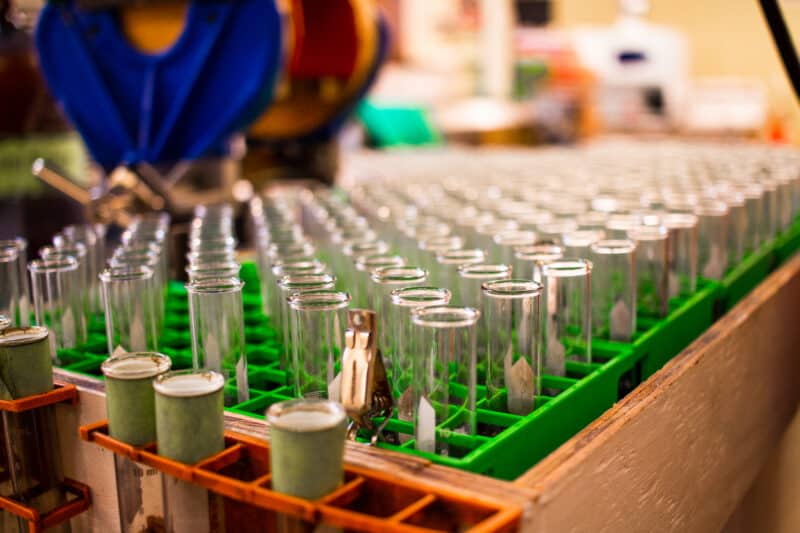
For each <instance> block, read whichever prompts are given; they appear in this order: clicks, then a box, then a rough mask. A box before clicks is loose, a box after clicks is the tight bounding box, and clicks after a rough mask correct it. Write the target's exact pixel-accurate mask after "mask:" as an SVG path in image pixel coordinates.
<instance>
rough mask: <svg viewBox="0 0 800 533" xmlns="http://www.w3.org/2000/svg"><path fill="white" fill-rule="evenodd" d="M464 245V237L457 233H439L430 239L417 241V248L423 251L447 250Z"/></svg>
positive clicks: (459, 248) (438, 251) (436, 251)
mask: <svg viewBox="0 0 800 533" xmlns="http://www.w3.org/2000/svg"><path fill="white" fill-rule="evenodd" d="M463 247H464V238H463V237H461V236H459V235H440V236H438V237H434V238H432V239H425V240H421V241H417V248H419V249H420V250H422V251H425V252H434V253H436V255H437V256H438V254H439V253H440V252H446V251H448V250H461V249H462V248H463Z"/></svg>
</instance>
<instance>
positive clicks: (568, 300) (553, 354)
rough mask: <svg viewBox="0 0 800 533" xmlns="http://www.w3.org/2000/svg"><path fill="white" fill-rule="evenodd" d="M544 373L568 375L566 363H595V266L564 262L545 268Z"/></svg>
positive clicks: (571, 260)
mask: <svg viewBox="0 0 800 533" xmlns="http://www.w3.org/2000/svg"><path fill="white" fill-rule="evenodd" d="M542 277H543V279H544V309H545V317H544V321H545V325H544V327H543V330H542V335H543V341H542V347H543V349H544V350H545V357H544V371H545V372H546V373H548V374H550V375H553V376H564V375H566V361H567V360H568V359H569V360H576V361H580V362H583V363H591V362H592V308H591V305H592V296H591V286H592V284H591V278H592V263H591V262H589V261H587V260H585V259H560V260H558V261H553V262H551V263H547V264H545V265H544V266H543V267H542Z"/></svg>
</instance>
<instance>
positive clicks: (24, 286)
mask: <svg viewBox="0 0 800 533" xmlns="http://www.w3.org/2000/svg"><path fill="white" fill-rule="evenodd" d="M2 250H15V251H16V252H17V299H16V301H17V305H16V309H15V314H13V315H9V319H10V320H12V321H13V322H14V323H15V324H16V325H17V326H22V327H25V326H28V325H30V322H31V295H30V287H29V284H28V241H26V240H25V239H23V238H22V237H17V238H16V239H10V240H2V241H0V252H2ZM0 261H2V259H0ZM6 278H7V275H6V274H3V278H2V279H4V280H5V279H6ZM2 307H3V304H0V308H2ZM0 313H2V310H0Z"/></svg>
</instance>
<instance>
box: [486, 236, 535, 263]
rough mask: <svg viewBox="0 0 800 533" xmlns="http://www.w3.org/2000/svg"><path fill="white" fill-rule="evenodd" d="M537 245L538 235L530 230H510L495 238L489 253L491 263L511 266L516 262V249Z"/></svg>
mask: <svg viewBox="0 0 800 533" xmlns="http://www.w3.org/2000/svg"><path fill="white" fill-rule="evenodd" d="M534 244H536V233H534V232H533V231H529V230H509V231H504V232H502V233H498V234H497V235H495V236H494V246H492V249H491V251H490V253H489V259H488V260H489V261H493V262H494V261H496V262H498V263H504V264H506V265H511V264H513V262H514V248H517V247H519V246H533V245H534Z"/></svg>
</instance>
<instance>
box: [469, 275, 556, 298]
mask: <svg viewBox="0 0 800 533" xmlns="http://www.w3.org/2000/svg"><path fill="white" fill-rule="evenodd" d="M481 290H482V291H483V295H484V296H487V297H489V298H492V299H495V300H515V299H522V298H532V297H535V296H541V294H542V290H543V285H542V284H541V283H539V282H536V281H533V280H529V279H515V278H511V279H497V280H493V281H487V282H486V283H482V284H481Z"/></svg>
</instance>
